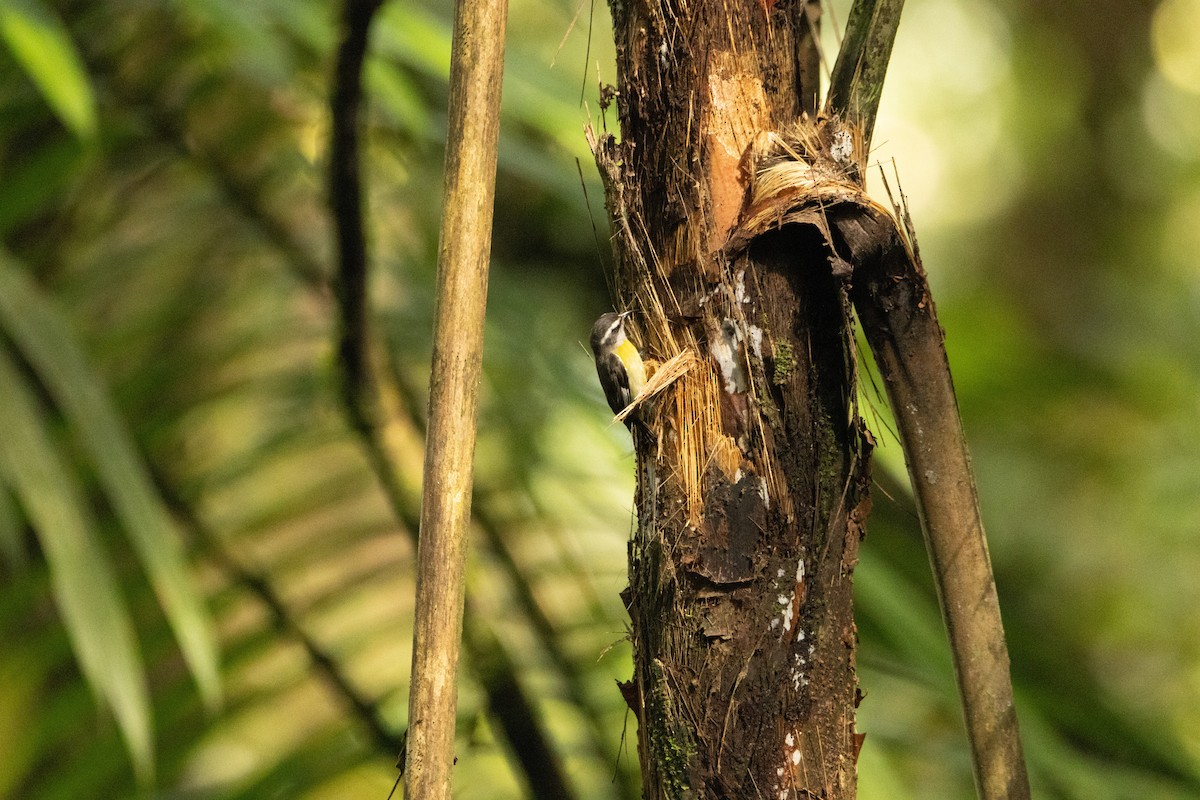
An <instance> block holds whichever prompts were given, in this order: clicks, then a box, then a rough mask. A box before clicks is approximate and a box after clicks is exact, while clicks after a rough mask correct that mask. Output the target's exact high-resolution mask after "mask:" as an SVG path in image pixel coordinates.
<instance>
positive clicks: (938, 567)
mask: <svg viewBox="0 0 1200 800" xmlns="http://www.w3.org/2000/svg"><path fill="white" fill-rule="evenodd" d="M829 216H830V218H831V221H832V223H833V227H834V229H835V231H836V233H837V235H838V236H839V237H840V239H841V240H842V243H843V244H844V245H845V247H846V249H847V250H849V253H850V259H851V261H852V263H853V264H854V265H855V267H854V278H853V287H852V289H851V296H852V298H853V300H854V307H855V310H856V311H857V312H858V316H859V319H860V320H861V322H862V326H863V332H864V333H865V334H866V337H867V342H868V343H869V344H870V346H871V351H872V352H873V353H874V355H875V361H876V363H877V364H878V366H879V371H880V373H881V375H882V377H883V380H884V384H885V386H886V387H887V393H888V399H889V402H890V404H891V407H892V411H893V413H894V414H895V416H896V424H897V427H898V428H899V430H900V438H901V442H902V444H903V447H904V456H905V461H906V462H907V463H908V472H909V477H910V479H911V481H912V485H913V490H914V492H915V494H916V498H917V506H918V509H919V511H920V516H921V527H922V529H923V530H924V532H925V541H926V546H927V548H928V550H929V559H930V562H931V565H932V567H933V576H934V583H935V584H936V586H937V592H938V601H939V604H940V605H941V607H942V617H943V619H944V620H945V623H946V631H947V634H948V635H949V637H950V649H951V653H952V655H953V659H954V671H955V675H956V677H957V678H958V684H959V694H960V696H961V697H962V704H963V716H964V718H965V721H966V727H967V737H968V739H969V740H970V744H971V755H972V762H973V767H974V771H975V783H976V789H977V790H978V793H979V797H980V798H982V800H1023V799H1024V798H1028V797H1029V791H1030V790H1029V778H1028V775H1027V774H1026V770H1025V757H1024V754H1023V752H1022V748H1021V738H1020V732H1019V730H1018V726H1017V715H1016V709H1015V708H1014V705H1013V691H1012V679H1011V677H1010V673H1009V660H1008V646H1007V644H1006V642H1005V638H1004V626H1003V622H1002V621H1001V618H1000V604H999V600H998V599H997V596H996V583H995V579H994V577H993V575H992V565H991V559H990V557H989V555H988V548H987V540H986V538H985V536H984V532H983V521H982V518H981V516H980V513H979V498H978V493H977V492H976V489H975V478H974V475H973V472H972V470H971V457H970V455H969V454H968V453H967V444H966V439H965V438H964V436H963V430H962V422H961V420H960V417H959V413H958V401H957V400H956V399H955V395H954V384H953V381H952V379H951V375H950V364H949V362H948V360H947V358H946V348H945V340H944V337H943V334H942V329H941V327H940V326H939V325H938V321H937V314H936V312H935V310H934V305H933V298H932V296H931V295H930V292H929V284H928V282H927V280H926V277H925V271H924V270H923V269H922V268H921V264H920V261H919V259H918V257H917V254H916V251H915V247H914V246H912V245H911V244H910V242H911V240H910V239H906V238H905V237H904V235H903V234H902V232H901V230H900V229H899V227H898V226H897V223H896V221H895V220H894V219H893V218H891V217H890V216H887V215H885V214H882V213H878V212H875V211H874V210H873V209H868V208H866V207H860V208H859V209H858V210H856V211H850V213H845V212H844V211H843V212H842V213H838V212H834V211H831V212H830V215H829Z"/></svg>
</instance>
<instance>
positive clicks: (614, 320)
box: [592, 311, 646, 428]
mask: <svg viewBox="0 0 1200 800" xmlns="http://www.w3.org/2000/svg"><path fill="white" fill-rule="evenodd" d="M631 313H633V312H631V311H626V312H624V313H621V314H615V313H611V312H610V313H608V314H605V315H603V316H602V317H600V319H598V320H596V324H595V325H593V326H592V352H593V353H595V354H596V374H597V375H599V376H600V385H601V386H602V387H603V388H604V397H605V398H606V399H607V400H608V405H609V407H610V408H612V410H613V413H614V414H619V413H621V411H623V410H624V409H625V407H626V406H628V405H629V404H630V403H631V402H633V399H634V398H635V397H637V396H638V393H639V392H641V391H642V387H644V386H645V385H646V368H645V366H644V365H643V364H642V356H641V354H640V353H639V352H638V349H637V348H636V347H634V346H633V342H631V341H629V339H627V338H626V337H625V320H626V318H628V317H629V315H630V314H631ZM634 416H636V415H631V416H629V417H627V418H626V419H625V424H626V425H627V426H629V427H630V428H632V427H633V423H634Z"/></svg>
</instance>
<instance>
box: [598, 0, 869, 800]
mask: <svg viewBox="0 0 1200 800" xmlns="http://www.w3.org/2000/svg"><path fill="white" fill-rule="evenodd" d="M612 12H613V18H614V28H615V37H616V44H617V64H618V75H619V86H618V90H617V95H616V98H617V107H618V109H619V113H620V127H621V135H622V139H621V141H620V142H618V141H616V139H615V138H614V137H612V136H611V135H605V136H603V137H600V138H598V139H597V138H596V137H594V136H593V149H594V152H595V154H596V158H597V163H598V165H599V167H600V170H601V174H602V176H603V177H604V179H605V183H606V191H607V200H608V208H609V211H610V214H611V216H612V222H613V229H614V232H615V236H614V249H615V252H616V267H615V273H616V274H615V281H614V283H615V285H616V287H617V291H618V295H619V301H620V303H621V304H622V305H623V306H624V307H626V308H630V309H633V310H635V311H636V312H637V313H636V314H635V324H634V326H633V327H634V330H635V334H634V337H635V341H636V342H637V344H638V345H640V347H641V349H642V350H643V353H644V354H645V355H646V356H647V357H649V358H651V359H654V360H657V361H659V362H663V361H666V360H667V359H670V358H672V357H674V356H678V355H679V354H681V353H687V352H689V351H690V353H691V355H692V356H695V360H690V359H688V356H686V355H685V356H683V358H684V362H683V363H685V364H690V368H689V369H687V370H686V371H685V372H684V373H683V374H682V376H681V377H679V378H677V379H676V380H674V381H673V382H672V383H671V384H670V385H669V386H668V387H667V388H666V389H665V390H663V391H662V392H661V393H660V394H657V395H656V396H655V397H654V398H653V399H652V400H649V401H648V402H646V403H645V404H644V405H643V406H642V407H641V408H640V409H639V412H638V413H640V414H641V417H642V419H643V420H644V421H645V422H646V423H647V424H648V427H649V428H650V430H651V431H653V434H654V436H653V437H647V436H640V435H639V436H638V437H637V450H638V464H639V467H638V473H639V475H638V494H637V507H638V517H639V519H638V526H637V530H636V532H635V534H634V538H633V541H632V542H631V543H630V551H629V563H630V585H629V589H628V590H627V592H626V594H625V599H626V604H627V607H628V609H629V613H630V617H631V618H632V638H633V645H634V658H635V674H634V677H633V680H632V681H631V682H630V683H629V684H627V685H626V686H625V687H624V689H625V695H626V699H627V700H628V701H629V703H630V706H631V707H632V708H633V710H634V712H635V713H636V714H637V717H638V721H639V753H640V759H641V764H642V771H643V782H644V787H645V792H646V796H647V797H648V798H650V799H651V800H655V799H656V798H675V797H694V798H738V799H739V800H740V799H741V798H755V797H764V798H772V799H774V798H778V799H779V800H787V799H788V798H808V797H821V798H848V797H853V796H854V795H855V767H854V764H855V759H856V755H857V749H858V742H859V739H858V736H857V734H856V733H855V730H854V714H855V706H856V700H857V681H856V677H855V665H854V651H855V639H856V635H855V629H854V622H853V619H852V616H851V581H850V578H851V573H852V571H853V568H854V565H855V562H856V559H857V553H858V543H859V540H860V538H861V536H862V533H863V525H864V520H865V516H866V513H867V510H868V507H869V500H868V493H867V488H868V480H869V479H868V466H867V464H868V455H869V450H870V445H869V441H870V440H869V437H868V436H867V434H866V433H865V429H864V428H863V427H862V425H861V423H860V420H859V417H858V414H857V409H856V406H855V401H854V397H855V394H854V374H855V368H854V352H853V346H854V344H853V337H852V333H851V327H850V322H849V310H848V309H849V305H848V301H847V298H846V293H845V288H844V284H843V281H842V280H841V277H840V276H839V274H838V273H839V269H838V267H839V264H838V263H837V262H836V259H835V260H832V261H831V259H830V250H829V248H828V246H827V241H826V239H825V238H823V237H822V236H821V235H820V234H819V232H818V231H817V230H816V229H815V228H813V227H811V226H808V227H802V226H799V225H790V226H787V227H778V228H776V229H773V230H766V231H764V232H761V233H759V234H757V235H755V236H753V237H752V238H739V236H740V230H741V228H740V224H741V222H742V220H743V219H744V217H745V215H746V213H747V210H748V205H747V204H748V200H747V198H748V197H749V194H748V190H749V187H750V185H751V184H752V182H753V174H752V172H753V168H754V161H753V159H752V158H751V154H752V152H754V151H755V149H756V148H757V147H760V146H761V145H762V144H763V143H764V141H765V140H764V138H763V134H764V133H765V132H769V131H781V130H785V129H789V128H794V127H795V126H796V125H797V123H798V122H799V121H800V120H801V119H802V117H805V116H807V117H808V118H809V120H810V121H811V119H812V118H813V117H814V116H815V113H816V104H817V97H818V56H817V50H816V44H815V25H816V20H817V17H818V15H819V6H818V4H817V3H816V2H800V1H798V0H797V1H795V2H793V1H790V0H782V2H775V1H773V0H760V2H756V3H742V4H736V5H731V4H728V3H726V2H723V1H722V2H715V1H714V0H696V1H694V2H683V0H666V2H662V3H659V2H655V1H654V0H627V1H626V2H613V3H612ZM831 266H832V267H833V268H832V269H831ZM638 333H640V334H641V335H640V336H638V335H637V334H638ZM653 385H654V379H653V376H652V378H651V386H653Z"/></svg>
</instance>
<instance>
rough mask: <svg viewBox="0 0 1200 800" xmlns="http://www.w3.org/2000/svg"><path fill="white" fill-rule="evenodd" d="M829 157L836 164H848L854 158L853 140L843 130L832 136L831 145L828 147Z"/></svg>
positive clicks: (848, 133)
mask: <svg viewBox="0 0 1200 800" xmlns="http://www.w3.org/2000/svg"><path fill="white" fill-rule="evenodd" d="M829 157H830V158H832V159H833V160H834V163H837V164H849V163H850V159H851V158H853V157H854V139H853V138H852V137H851V136H850V131H848V130H846V129H845V128H843V129H841V130H839V131H837V132H836V133H834V134H833V144H831V145H829Z"/></svg>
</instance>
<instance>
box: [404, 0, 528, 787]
mask: <svg viewBox="0 0 1200 800" xmlns="http://www.w3.org/2000/svg"><path fill="white" fill-rule="evenodd" d="M507 9H508V4H507V2H506V0H474V1H473V2H472V1H471V0H458V2H457V5H456V8H455V14H454V44H453V51H452V55H451V65H450V125H449V131H448V135H447V141H446V176H445V185H444V191H445V193H444V196H443V198H442V231H441V240H440V242H439V246H438V276H437V309H436V314H435V322H434V343H433V367H432V384H431V388H430V396H429V432H428V437H427V444H426V451H425V482H424V487H425V488H424V498H423V502H422V507H421V533H420V541H419V543H418V546H417V603H416V610H415V620H414V629H413V666H412V686H411V692H410V695H409V707H408V708H409V712H408V713H409V728H408V740H407V749H408V752H407V772H406V773H405V780H406V783H405V787H406V790H407V796H408V797H409V798H411V800H448V799H449V797H450V771H451V768H452V767H453V764H454V718H455V710H456V707H457V684H458V681H457V677H458V655H459V649H460V640H461V635H462V611H463V594H464V588H463V587H464V584H463V568H464V564H465V560H466V546H467V531H468V526H469V523H470V518H471V517H470V514H471V477H472V461H473V459H474V453H475V409H476V406H477V403H478V396H479V374H480V367H481V362H482V356H483V318H484V309H485V306H486V301H487V276H488V259H489V255H490V251H491V230H492V211H493V204H494V199H495V177H496V146H497V140H498V139H499V133H500V88H501V82H502V80H501V79H502V75H503V63H504V31H505V23H506V17H507Z"/></svg>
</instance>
